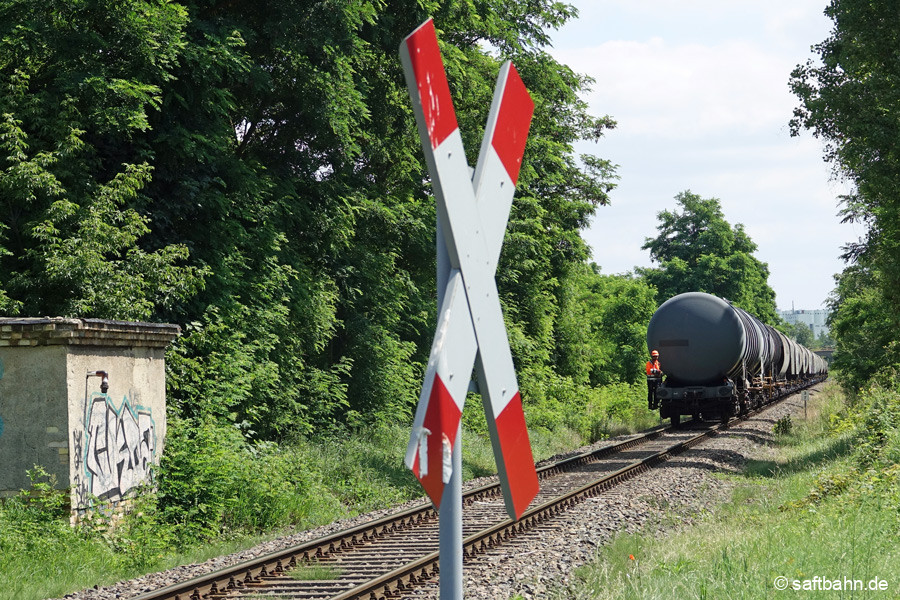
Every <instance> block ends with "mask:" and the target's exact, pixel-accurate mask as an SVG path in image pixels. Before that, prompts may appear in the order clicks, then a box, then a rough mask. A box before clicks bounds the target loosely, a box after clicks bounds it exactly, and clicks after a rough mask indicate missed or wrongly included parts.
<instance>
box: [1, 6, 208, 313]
mask: <svg viewBox="0 0 900 600" xmlns="http://www.w3.org/2000/svg"><path fill="white" fill-rule="evenodd" d="M186 16H187V15H186V13H185V11H184V9H183V8H182V7H180V6H178V5H175V4H169V3H157V2H145V1H142V0H133V1H126V2H104V1H100V2H84V3H80V2H79V3H74V2H72V3H69V2H60V3H55V2H46V3H40V2H27V1H19V0H5V1H4V2H2V3H0V89H2V92H0V310H3V311H4V312H7V313H21V314H38V315H43V314H60V315H76V314H78V315H91V316H97V317H116V318H125V319H147V318H150V317H151V316H153V315H154V314H157V311H159V310H164V309H166V308H170V307H172V306H174V305H175V304H177V303H179V302H182V301H184V300H185V299H186V298H187V297H189V296H191V295H192V294H194V293H195V292H196V291H197V290H198V288H199V287H200V285H201V283H202V279H201V276H202V273H203V269H202V267H200V266H194V267H188V266H184V259H185V258H186V257H187V253H188V251H187V248H186V247H185V246H184V245H181V244H178V243H164V244H160V245H158V246H157V247H156V248H153V249H149V248H144V247H141V246H140V245H139V244H138V243H137V240H138V239H139V238H141V237H142V236H144V235H145V234H146V233H148V232H149V228H148V222H149V219H148V217H147V216H146V215H145V214H142V213H141V211H139V210H138V209H137V206H139V205H141V204H145V203H147V202H148V201H149V198H148V197H147V196H146V195H145V194H144V192H145V188H146V186H147V184H148V182H149V181H150V179H151V177H152V172H153V166H152V164H151V157H149V156H148V155H146V154H145V153H142V152H141V151H140V148H139V147H138V146H137V145H136V144H135V138H137V137H139V136H140V135H142V133H143V132H146V131H147V130H148V128H149V113H150V112H152V111H154V110H156V109H158V108H159V106H160V102H161V95H162V86H164V85H165V84H166V83H167V82H169V81H171V79H172V77H173V75H172V72H173V69H174V67H175V63H176V61H177V55H178V51H179V49H180V48H181V47H182V40H181V29H182V27H183V26H184V23H185V20H186Z"/></svg>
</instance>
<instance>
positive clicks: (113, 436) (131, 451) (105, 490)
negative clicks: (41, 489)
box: [72, 394, 156, 507]
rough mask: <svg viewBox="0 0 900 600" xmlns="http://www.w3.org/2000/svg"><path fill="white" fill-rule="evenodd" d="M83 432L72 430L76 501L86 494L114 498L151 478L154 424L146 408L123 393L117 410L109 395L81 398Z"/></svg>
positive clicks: (82, 502) (86, 498)
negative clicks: (83, 401)
mask: <svg viewBox="0 0 900 600" xmlns="http://www.w3.org/2000/svg"><path fill="white" fill-rule="evenodd" d="M86 404H87V406H85V413H84V414H85V416H84V431H77V430H76V431H75V432H74V433H73V440H72V442H73V443H72V447H73V449H74V450H75V452H74V454H75V469H74V473H76V474H77V480H76V481H75V482H74V483H75V495H76V500H77V502H78V505H79V506H81V507H84V506H87V503H88V501H89V499H90V498H91V497H94V496H95V497H97V498H100V499H101V500H117V499H120V498H121V497H123V496H125V494H127V493H128V492H129V491H131V490H132V489H134V488H135V487H137V486H139V485H141V484H142V483H149V482H150V467H151V465H152V464H153V458H154V455H155V454H156V426H155V424H154V422H153V414H152V411H151V410H150V409H147V408H144V407H142V406H132V405H131V402H130V401H129V400H128V397H127V396H126V397H124V398H123V399H122V403H121V405H120V406H119V407H118V408H116V406H115V404H114V403H113V401H112V399H111V398H110V397H109V395H108V394H93V395H92V396H91V397H90V398H89V399H88V400H87V402H86Z"/></svg>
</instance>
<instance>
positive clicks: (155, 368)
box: [0, 318, 180, 510]
mask: <svg viewBox="0 0 900 600" xmlns="http://www.w3.org/2000/svg"><path fill="white" fill-rule="evenodd" d="M179 332H180V328H179V327H178V326H177V325H167V324H157V323H134V322H125V321H107V320H102V319H68V318H0V495H4V496H9V495H12V494H15V493H17V492H18V490H20V489H25V488H27V487H28V485H29V481H28V477H27V475H26V471H27V470H28V469H31V468H32V467H34V465H40V466H42V467H44V468H45V469H46V470H47V471H48V472H50V473H51V474H55V475H56V477H57V480H58V482H59V485H60V486H62V487H71V490H72V492H71V493H72V508H73V510H83V509H85V508H87V507H88V506H89V503H90V500H91V498H99V499H101V500H103V501H105V503H113V504H114V503H116V502H118V501H120V500H122V499H123V498H124V497H127V495H128V493H129V492H130V491H131V490H134V489H135V488H136V487H138V486H139V485H141V484H143V483H150V481H149V478H150V467H151V465H152V464H154V463H158V462H159V458H160V456H161V454H162V444H163V440H164V439H165V435H166V383H165V382H166V377H165V349H166V346H168V345H169V344H170V343H171V342H172V340H174V339H175V337H177V336H178V334H179Z"/></svg>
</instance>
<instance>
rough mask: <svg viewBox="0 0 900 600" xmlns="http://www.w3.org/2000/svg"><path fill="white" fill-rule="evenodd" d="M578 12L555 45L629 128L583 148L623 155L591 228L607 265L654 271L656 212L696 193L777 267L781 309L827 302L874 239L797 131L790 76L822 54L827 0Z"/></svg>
mask: <svg viewBox="0 0 900 600" xmlns="http://www.w3.org/2000/svg"><path fill="white" fill-rule="evenodd" d="M569 2H570V3H572V4H574V5H575V6H576V7H577V8H578V10H579V16H578V18H577V20H574V21H571V22H570V23H568V24H566V25H565V26H564V27H563V28H561V29H560V30H558V31H556V32H554V34H553V36H552V37H553V47H552V48H550V52H551V54H553V56H554V57H555V58H556V59H557V60H559V61H560V62H562V63H565V64H567V65H568V66H570V67H571V68H572V69H574V70H575V71H576V72H579V73H584V74H587V75H590V76H591V77H593V78H594V80H595V83H594V84H593V86H592V89H591V91H590V92H589V93H587V94H585V95H584V100H585V101H587V102H588V104H589V106H590V112H591V114H594V115H609V116H611V117H612V118H613V119H615V120H616V121H617V127H616V128H615V129H613V130H610V131H608V132H607V133H606V135H605V136H604V137H603V138H601V140H600V141H599V143H592V142H583V143H581V144H580V145H578V146H576V151H577V152H579V153H590V154H595V155H597V156H599V157H602V158H606V159H609V160H611V161H612V162H613V163H615V164H617V165H618V166H619V167H618V175H619V177H620V179H619V181H618V182H617V187H616V189H615V190H613V191H612V193H611V205H610V206H604V207H599V208H598V209H597V215H596V216H595V217H594V219H593V221H592V223H591V226H590V227H589V228H588V229H587V231H585V232H584V233H583V237H584V238H585V240H586V241H587V242H588V244H590V246H591V248H592V250H593V260H594V261H595V262H596V263H597V264H598V265H600V267H601V268H602V271H603V272H604V273H624V272H626V271H631V270H633V269H634V267H636V266H642V267H643V266H652V265H651V263H650V257H649V253H648V252H647V251H646V250H642V249H641V246H642V245H643V244H644V241H645V239H646V238H648V237H655V236H656V234H657V230H656V226H657V225H658V220H657V214H658V213H659V212H660V211H663V210H673V209H675V208H676V205H675V201H674V198H675V196H676V194H678V193H679V192H683V191H685V190H690V191H691V192H693V193H695V194H699V195H700V196H701V197H703V198H718V199H719V200H720V201H721V205H722V210H723V213H724V215H725V219H726V220H727V221H728V222H729V223H731V224H732V225H735V224H737V223H743V225H744V227H745V229H746V231H747V233H748V234H749V236H750V237H751V239H752V240H753V241H754V242H755V243H756V244H757V245H758V250H757V252H756V256H757V258H759V259H760V260H762V261H763V262H766V263H767V264H768V266H769V272H770V275H769V284H770V285H771V286H772V288H773V289H774V290H775V293H776V303H777V304H778V308H779V309H782V310H785V309H790V308H792V307H793V308H796V309H817V308H823V307H824V304H825V302H826V300H827V298H828V295H829V293H830V292H831V290H832V289H833V288H834V278H833V276H834V274H836V273H838V272H840V271H841V270H842V269H843V267H844V263H843V262H842V261H841V260H840V258H839V255H840V253H841V247H842V246H843V245H844V244H846V243H847V242H850V241H855V240H856V239H857V238H859V237H861V236H862V235H863V234H864V230H863V229H862V227H860V226H859V225H850V224H841V223H840V219H839V218H838V217H837V212H838V209H839V206H838V197H839V196H840V195H841V194H843V193H846V192H847V191H848V190H849V187H848V186H847V184H846V183H844V182H842V181H840V180H837V179H835V178H834V176H833V175H832V170H831V166H830V165H829V164H827V163H825V162H824V161H823V160H822V144H821V142H820V141H819V140H816V139H815V138H814V137H813V136H812V134H811V133H810V132H808V131H805V132H803V133H802V134H801V136H799V137H791V135H790V128H789V125H788V123H789V121H790V119H791V116H792V114H793V109H794V107H796V106H797V105H798V104H799V101H798V100H797V99H796V97H795V96H794V95H793V94H792V93H791V91H790V89H789V87H788V80H789V77H790V73H791V71H792V70H793V69H794V67H796V66H797V65H798V64H801V63H805V62H806V61H807V60H809V59H813V60H815V59H816V55H815V54H814V52H813V51H812V49H811V47H812V46H813V45H814V44H817V43H819V42H821V41H823V40H825V39H826V38H827V37H828V35H829V32H830V31H831V28H832V22H831V20H830V19H828V18H827V17H825V16H824V14H823V10H824V8H825V6H826V4H827V2H826V0H788V1H786V0H752V1H747V0H725V1H723V0H569Z"/></svg>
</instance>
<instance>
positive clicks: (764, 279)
mask: <svg viewBox="0 0 900 600" xmlns="http://www.w3.org/2000/svg"><path fill="white" fill-rule="evenodd" d="M675 202H676V203H677V204H678V206H680V207H681V211H678V210H673V211H668V210H664V211H662V212H660V213H659V214H658V215H657V217H658V219H659V225H658V226H657V231H658V232H659V233H658V235H657V236H656V237H655V238H647V239H646V242H645V244H644V246H643V248H644V249H645V250H649V251H650V258H651V260H652V261H653V262H655V263H658V264H659V267H656V268H647V269H638V272H639V273H640V274H641V275H642V276H643V277H644V278H645V279H646V280H647V282H648V283H649V284H650V285H653V286H654V287H656V289H657V301H658V302H664V301H666V300H668V299H669V298H671V297H672V296H675V295H677V294H681V293H684V292H707V293H709V294H715V295H716V296H721V297H723V298H726V299H728V300H730V301H731V302H733V303H734V304H735V305H737V306H740V307H741V308H743V309H744V310H746V311H748V312H750V313H752V314H753V315H755V316H757V317H758V318H759V319H760V320H762V321H763V322H766V323H777V322H778V321H779V320H780V319H779V318H778V316H777V312H776V306H775V292H774V290H772V288H771V287H770V286H769V283H768V279H769V268H768V265H766V263H764V262H761V261H760V260H759V259H757V258H756V257H755V256H753V253H754V252H755V251H756V244H755V243H753V241H752V240H751V239H750V236H748V235H747V233H746V232H745V231H744V226H743V225H741V224H740V223H738V224H737V225H735V226H734V227H732V226H731V225H730V224H729V223H728V221H726V220H725V216H724V214H723V213H722V206H721V204H720V202H719V200H718V199H716V198H701V197H700V196H699V195H697V194H693V193H691V192H690V191H685V192H681V193H680V194H678V195H677V196H675Z"/></svg>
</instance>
